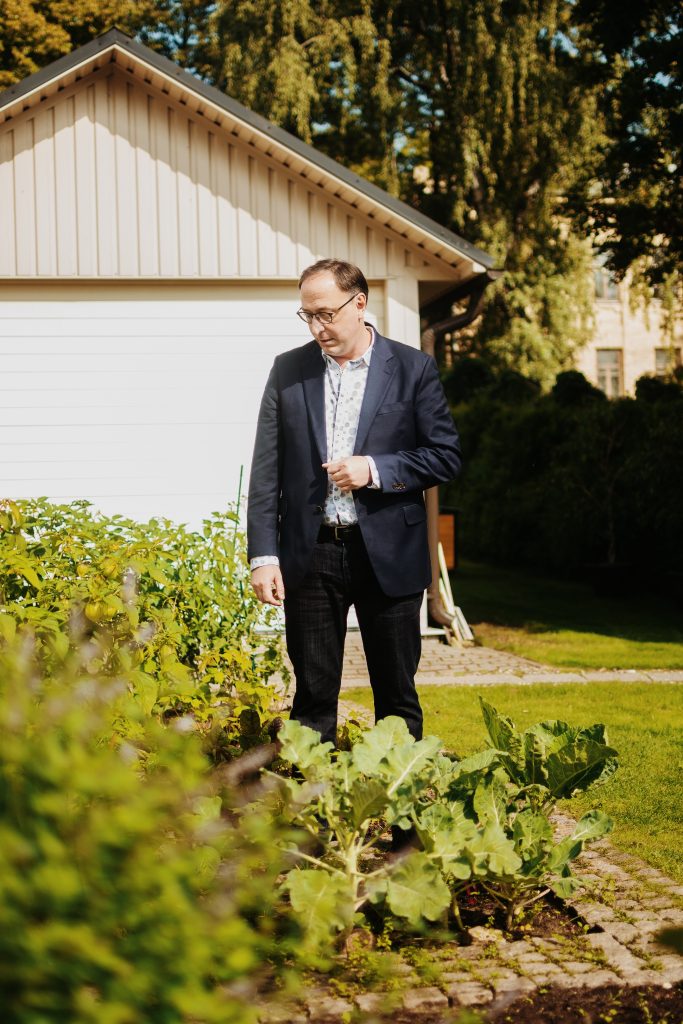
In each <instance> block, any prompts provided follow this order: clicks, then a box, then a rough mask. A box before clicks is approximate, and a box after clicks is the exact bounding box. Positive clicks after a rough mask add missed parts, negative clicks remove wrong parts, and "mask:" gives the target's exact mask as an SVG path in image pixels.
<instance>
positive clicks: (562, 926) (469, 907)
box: [460, 886, 683, 1024]
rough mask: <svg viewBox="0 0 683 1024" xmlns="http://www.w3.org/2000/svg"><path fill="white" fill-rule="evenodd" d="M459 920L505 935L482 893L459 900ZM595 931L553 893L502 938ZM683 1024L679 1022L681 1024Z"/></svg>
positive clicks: (498, 913)
mask: <svg viewBox="0 0 683 1024" xmlns="http://www.w3.org/2000/svg"><path fill="white" fill-rule="evenodd" d="M461 904H462V906H461V911H460V916H461V918H462V923H463V924H464V926H465V928H466V929H469V928H473V927H475V926H476V925H488V926H489V927H491V928H498V929H500V931H505V912H504V911H503V910H502V909H501V908H500V907H498V906H496V904H495V903H494V902H493V900H492V899H490V898H489V897H488V896H487V895H486V893H484V892H482V891H479V890H477V887H476V886H472V887H471V889H470V890H469V891H468V894H467V896H465V897H464V898H463V899H462V900H461ZM589 931H595V929H594V928H589V927H588V925H587V924H586V923H585V921H583V920H582V918H580V917H579V915H578V914H577V913H575V912H574V911H573V910H571V909H570V908H569V907H567V905H566V904H565V903H563V902H562V900H560V899H558V898H557V897H556V896H554V895H553V893H547V894H546V895H545V896H543V897H542V899H539V900H537V901H536V903H533V904H532V905H531V906H530V907H528V908H527V910H526V911H525V913H524V915H523V917H522V919H521V921H520V923H519V924H517V925H515V926H514V927H513V928H512V929H511V931H509V932H507V933H506V938H508V939H511V940H515V939H528V938H529V936H532V935H533V936H537V937H538V938H567V939H571V938H574V937H575V936H579V935H585V934H586V932H589ZM463 938H464V943H465V944H468V943H467V933H465V936H464V937H460V942H461V943H462V942H463ZM681 1024H683V1022H681Z"/></svg>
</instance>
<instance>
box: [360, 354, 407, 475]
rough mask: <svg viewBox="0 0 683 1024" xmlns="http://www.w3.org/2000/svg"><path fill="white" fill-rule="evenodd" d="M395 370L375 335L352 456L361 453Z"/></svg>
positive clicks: (393, 363) (392, 359) (394, 363)
mask: <svg viewBox="0 0 683 1024" xmlns="http://www.w3.org/2000/svg"><path fill="white" fill-rule="evenodd" d="M395 369H396V360H395V359H394V357H393V355H392V354H391V352H390V350H389V347H388V345H387V344H386V342H385V340H384V338H383V337H382V335H381V334H376V335H375V342H374V344H373V346H372V356H371V357H370V366H369V368H368V379H367V382H366V384H365V394H364V395H363V404H362V405H361V409H360V417H359V419H358V431H357V433H356V444H355V446H354V449H353V451H354V454H355V455H358V454H360V452H361V449H362V447H363V445H364V444H365V438H366V437H367V436H368V430H369V429H370V426H371V424H372V421H373V420H374V418H375V413H376V412H377V410H378V408H379V406H380V404H381V402H382V399H383V398H384V395H385V394H386V390H387V388H388V387H389V382H390V381H391V378H392V376H393V375H394V371H395Z"/></svg>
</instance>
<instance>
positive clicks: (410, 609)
mask: <svg viewBox="0 0 683 1024" xmlns="http://www.w3.org/2000/svg"><path fill="white" fill-rule="evenodd" d="M323 534H325V536H323ZM352 604H353V605H354V606H355V609H356V616H357V618H358V625H359V627H360V632H361V637H362V640H363V648H364V650H365V658H366V661H367V665H368V673H369V676H370V684H371V686H372V692H373V696H374V703H375V720H376V721H379V720H380V719H381V718H386V717H387V716H388V715H398V716H399V717H400V718H403V719H405V721H406V723H407V725H408V729H409V730H410V732H411V733H412V735H413V736H414V737H415V739H421V737H422V709H421V708H420V702H419V700H418V696H417V692H416V690H415V673H416V671H417V666H418V663H419V661H420V652H421V639H420V607H421V605H422V593H421V592H420V593H417V594H409V595H408V596H407V597H387V595H386V594H384V593H383V592H382V591H381V590H380V587H379V584H378V583H377V579H376V577H375V574H374V572H373V571H372V567H371V565H370V559H369V558H368V554H367V551H366V549H365V545H364V543H363V538H362V536H361V533H360V529H359V528H357V527H356V528H355V529H353V530H351V531H349V532H348V534H347V535H346V536H345V538H344V539H343V540H335V539H334V537H333V536H330V535H329V531H325V530H323V531H321V538H319V540H318V542H317V544H316V546H315V550H314V554H313V561H312V564H311V568H310V570H309V571H308V573H307V574H306V576H305V577H304V579H303V582H302V583H301V585H300V586H299V587H297V588H296V590H288V591H287V593H286V597H285V629H286V636H287V651H288V653H289V656H290V658H291V661H292V665H293V666H294V675H295V678H296V692H295V695H294V703H293V706H292V712H291V717H292V718H294V719H296V720H297V721H299V722H301V723H302V724H303V725H308V726H310V727H311V728H312V729H316V730H317V731H318V732H319V733H320V734H321V736H322V739H323V740H331V741H332V742H333V743H334V742H335V740H336V731H337V703H338V699H339V690H340V687H341V675H342V664H343V659H344V639H345V637H346V617H347V615H348V611H349V608H350V606H351V605H352Z"/></svg>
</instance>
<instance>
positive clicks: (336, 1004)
mask: <svg viewBox="0 0 683 1024" xmlns="http://www.w3.org/2000/svg"><path fill="white" fill-rule="evenodd" d="M306 1005H307V1006H308V1008H309V1010H310V1014H311V1020H314V1021H315V1022H316V1024H338V1022H340V1021H341V1019H342V1016H343V1014H345V1013H351V1011H352V1010H353V1005H352V1004H351V1003H350V1002H348V1000H346V999H335V998H334V997H333V996H326V997H325V998H324V999H320V1000H315V1001H314V1002H312V1001H311V1000H310V999H309V998H307V999H306Z"/></svg>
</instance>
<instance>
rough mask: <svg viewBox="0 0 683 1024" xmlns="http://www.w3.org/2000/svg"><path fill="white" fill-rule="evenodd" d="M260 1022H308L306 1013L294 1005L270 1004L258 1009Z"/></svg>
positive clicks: (288, 1023) (281, 1023)
mask: <svg viewBox="0 0 683 1024" xmlns="http://www.w3.org/2000/svg"><path fill="white" fill-rule="evenodd" d="M258 1019H259V1022H260V1024H308V1020H309V1017H308V1014H306V1013H304V1012H303V1011H301V1010H299V1009H298V1008H294V1007H291V1006H290V1007H286V1006H271V1007H264V1008H263V1009H262V1010H259V1017H258Z"/></svg>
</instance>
